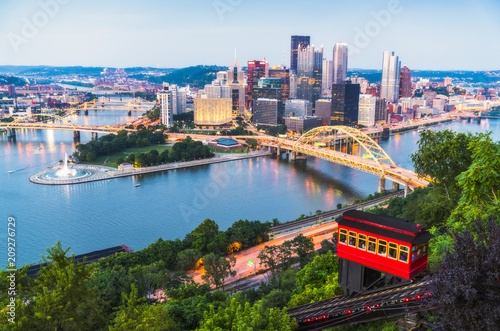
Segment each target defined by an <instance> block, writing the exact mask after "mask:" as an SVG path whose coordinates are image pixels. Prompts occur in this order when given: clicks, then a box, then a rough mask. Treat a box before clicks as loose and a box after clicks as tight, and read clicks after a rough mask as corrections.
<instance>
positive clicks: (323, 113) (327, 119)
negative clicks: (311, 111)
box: [315, 99, 332, 125]
mask: <svg viewBox="0 0 500 331" xmlns="http://www.w3.org/2000/svg"><path fill="white" fill-rule="evenodd" d="M315 115H316V116H319V117H320V118H321V121H322V123H323V125H330V123H331V121H332V100H331V99H319V100H316V112H315Z"/></svg>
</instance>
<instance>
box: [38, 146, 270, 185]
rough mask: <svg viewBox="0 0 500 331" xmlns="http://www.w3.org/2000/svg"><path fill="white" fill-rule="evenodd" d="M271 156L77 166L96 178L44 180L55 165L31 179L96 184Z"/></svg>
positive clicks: (256, 154) (260, 153) (254, 153)
mask: <svg viewBox="0 0 500 331" xmlns="http://www.w3.org/2000/svg"><path fill="white" fill-rule="evenodd" d="M267 155H271V153H270V152H268V151H263V150H259V151H252V152H249V153H246V154H238V155H236V154H224V155H217V156H216V157H214V158H211V159H204V160H195V161H188V162H176V163H169V164H162V165H158V166H152V167H144V168H133V169H127V170H118V169H113V168H110V167H103V166H96V165H80V164H79V165H75V166H73V167H72V168H75V169H76V168H78V169H80V170H84V169H90V170H92V171H95V172H96V175H95V176H89V177H86V178H79V179H74V180H73V179H67V180H62V181H60V180H48V179H45V178H44V175H45V174H46V173H48V172H50V171H54V170H56V169H58V168H60V165H59V164H58V165H55V166H53V167H50V168H47V169H45V170H43V171H40V172H38V173H36V174H34V175H33V176H31V177H30V178H29V180H30V182H32V183H35V184H42V185H71V184H81V183H88V182H95V181H101V180H108V179H114V178H121V177H130V176H136V175H142V174H150V173H155V172H161V171H168V170H176V169H183V168H191V167H198V166H203V165H210V164H216V163H223V162H230V161H236V160H244V159H251V158H256V157H262V156H267Z"/></svg>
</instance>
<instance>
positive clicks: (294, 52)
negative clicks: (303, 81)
mask: <svg viewBox="0 0 500 331" xmlns="http://www.w3.org/2000/svg"><path fill="white" fill-rule="evenodd" d="M310 44H311V37H310V36H292V42H291V45H290V70H291V71H292V72H293V73H294V74H297V61H298V58H299V50H301V49H304V48H307V47H308V46H309V45H310Z"/></svg>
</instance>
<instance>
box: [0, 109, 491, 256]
mask: <svg viewBox="0 0 500 331" xmlns="http://www.w3.org/2000/svg"><path fill="white" fill-rule="evenodd" d="M135 117H136V116H135V115H134V116H132V117H129V116H127V114H126V112H123V111H118V110H114V111H113V110H106V111H89V116H77V115H73V116H72V117H71V118H70V119H71V120H72V121H73V122H76V123H82V124H97V125H107V124H116V123H122V122H125V121H129V120H131V119H133V118H135ZM499 125H500V121H498V120H483V121H482V122H481V123H480V124H477V123H475V122H473V123H467V122H465V121H463V122H453V123H446V124H442V125H439V126H435V127H433V128H432V130H440V129H446V128H449V129H453V130H456V131H459V132H465V131H471V132H486V131H493V137H494V139H495V140H498V139H500V135H499V132H500V131H499V130H498V129H499ZM88 140H90V133H88V134H87V133H83V132H82V136H81V141H82V142H87V141H88ZM417 141H418V133H417V132H416V131H410V132H406V133H402V134H399V135H395V136H392V137H391V138H390V139H389V140H387V141H380V142H379V143H380V145H381V147H382V148H384V149H385V151H386V152H387V153H388V154H389V156H390V157H391V158H392V159H393V160H394V162H395V163H396V164H397V165H400V166H402V167H405V168H408V169H412V164H411V161H410V159H409V155H410V154H411V153H412V152H414V151H415V150H416V146H417V145H416V143H417ZM39 147H41V149H40V148H39ZM74 150H75V145H74V144H73V135H72V132H65V131H44V130H18V132H17V142H16V143H12V142H8V139H7V136H6V135H5V134H0V218H1V219H2V224H4V225H3V226H2V227H3V228H4V230H2V231H0V247H2V248H0V249H1V250H2V251H3V252H5V253H0V254H1V255H2V256H5V260H4V261H6V258H7V243H6V242H7V218H8V217H9V216H12V217H14V218H15V219H16V221H17V231H16V240H17V242H16V244H17V247H16V248H17V251H16V253H17V256H16V258H17V263H18V265H22V264H26V263H33V262H38V260H39V259H40V255H42V254H45V253H46V248H47V247H50V246H52V245H54V244H55V243H56V241H57V240H61V243H62V245H63V247H68V246H71V250H70V252H73V253H75V254H81V253H86V252H90V251H93V250H97V249H104V248H108V247H111V246H116V245H121V244H125V245H127V246H129V247H130V248H132V249H134V250H139V249H141V248H144V247H146V246H148V245H149V244H150V243H152V242H154V241H155V240H157V239H158V238H160V237H161V238H163V239H175V238H183V237H184V235H185V234H186V233H188V232H189V231H191V230H193V229H194V228H195V227H196V226H197V225H198V224H199V223H200V222H201V221H203V220H204V219H205V218H211V219H214V220H215V221H216V222H217V223H218V224H219V226H220V228H221V229H226V228H227V227H229V226H230V225H231V224H232V223H233V222H235V221H237V220H239V219H249V220H261V221H266V220H272V219H273V218H278V219H279V220H280V221H287V220H293V219H295V218H297V217H298V216H300V215H301V214H306V215H308V214H309V213H310V212H312V213H314V212H315V211H316V210H318V209H320V210H330V209H335V208H336V205H337V203H342V204H344V203H351V202H352V201H353V200H354V199H356V198H364V197H365V196H367V195H368V194H370V193H373V192H375V191H376V190H377V187H378V177H376V176H373V175H370V174H367V173H364V172H361V171H356V170H354V169H350V168H347V167H343V166H340V165H335V164H331V163H329V162H326V161H323V160H319V159H315V158H308V159H307V161H298V162H296V163H293V162H289V161H288V160H286V159H284V158H283V159H277V158H276V157H260V158H256V159H248V160H239V161H233V162H227V163H221V164H215V165H210V166H202V167H198V168H189V169H179V170H175V171H168V172H163V173H156V174H149V175H142V176H136V177H127V178H118V179H112V180H107V181H100V182H92V183H85V184H77V185H69V186H45V185H37V184H33V183H31V182H29V180H28V178H29V176H31V175H33V174H34V173H36V172H38V171H41V170H43V169H45V168H46V167H49V166H51V165H53V164H55V163H57V162H58V161H59V160H61V159H63V158H64V154H65V153H68V154H71V153H72V152H73V151H74ZM10 170H15V172H13V173H10V174H8V172H9V171H10ZM139 183H140V184H141V185H140V187H135V185H136V184H139ZM390 185H391V182H389V181H388V182H387V188H390ZM3 259H4V258H3V257H2V260H3ZM4 265H6V262H4Z"/></svg>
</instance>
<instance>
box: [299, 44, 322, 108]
mask: <svg viewBox="0 0 500 331" xmlns="http://www.w3.org/2000/svg"><path fill="white" fill-rule="evenodd" d="M322 75H323V46H321V48H320V49H315V48H314V45H313V46H308V47H307V48H305V49H301V50H299V54H298V60H297V99H302V100H309V101H310V102H311V103H312V104H313V108H314V104H315V102H316V100H318V99H319V98H320V97H321V85H322Z"/></svg>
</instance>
